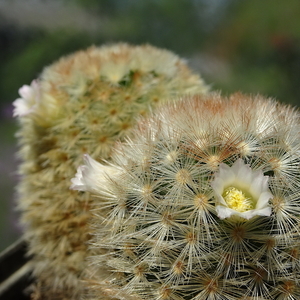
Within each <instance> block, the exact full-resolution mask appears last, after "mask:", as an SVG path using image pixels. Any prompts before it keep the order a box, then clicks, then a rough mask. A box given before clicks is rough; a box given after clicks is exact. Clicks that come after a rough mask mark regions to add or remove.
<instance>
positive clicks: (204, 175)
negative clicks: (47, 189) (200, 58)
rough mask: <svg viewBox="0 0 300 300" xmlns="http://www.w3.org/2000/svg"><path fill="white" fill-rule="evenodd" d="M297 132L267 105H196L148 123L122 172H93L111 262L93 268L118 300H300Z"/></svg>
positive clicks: (125, 147) (245, 100)
mask: <svg viewBox="0 0 300 300" xmlns="http://www.w3.org/2000/svg"><path fill="white" fill-rule="evenodd" d="M299 130H300V123H299V113H298V112H297V111H295V110H294V109H292V108H290V107H289V106H284V105H281V104H279V103H277V102H275V101H273V100H270V99H264V98H262V97H261V96H256V97H251V96H245V95H242V94H234V95H232V96H230V98H229V99H224V98H222V97H221V96H219V95H217V94H215V95H209V96H199V97H198V96H195V97H190V98H187V99H183V100H182V101H179V102H175V103H169V104H167V105H165V106H164V107H160V109H159V112H158V113H156V114H155V115H153V116H151V117H149V118H147V119H144V120H142V121H140V123H139V126H138V128H136V129H135V135H134V138H132V139H128V140H127V142H126V143H125V144H121V143H120V144H119V145H118V146H117V147H116V149H115V151H114V154H113V159H112V164H111V166H110V168H116V169H115V171H114V172H112V171H111V170H108V171H105V169H104V166H103V165H101V164H99V163H96V165H94V168H93V169H92V168H91V167H88V166H86V169H85V171H84V172H83V173H82V174H81V177H80V179H79V178H77V179H79V182H80V184H81V187H80V189H84V190H90V191H92V192H93V193H95V194H97V195H100V196H101V201H100V200H99V202H98V212H97V211H96V215H95V217H94V223H95V226H96V228H98V229H97V231H96V236H95V239H94V243H93V247H95V248H97V247H101V248H106V249H107V250H108V253H106V254H103V255H96V256H94V257H93V258H92V262H93V264H94V266H95V268H96V269H97V268H99V266H101V265H103V264H106V265H107V266H108V267H110V268H111V269H112V270H113V271H115V276H110V277H109V278H108V279H107V280H106V281H105V282H106V284H107V286H108V287H109V283H110V284H111V289H115V290H116V294H115V295H116V297H119V298H120V299H123V298H124V297H123V296H122V295H123V293H127V294H129V295H135V296H136V297H138V298H140V299H147V300H148V299H149V300H150V299H151V300H152V299H156V300H158V299H159V300H162V299H168V300H169V299H172V300H190V299H193V300H205V299H207V300H210V299H220V300H221V299H222V300H225V299H226V300H233V299H253V300H254V299H256V300H261V299H299V297H300V288H299V271H300V270H299V268H300V264H299V253H300V252H299V251H300V247H299V246H300V243H299V231H300V224H299V220H300V219H299V217H300V216H299V214H300V208H299V207H300V200H299V199H300V193H299V184H300V170H299V163H300V159H299V150H300V142H299ZM87 175H88V176H87ZM92 175H93V176H94V177H95V178H98V179H100V178H101V180H102V182H103V181H105V184H102V185H101V186H99V185H97V183H95V182H92V181H91V179H90V178H91V176H92ZM77 184H79V183H78V182H77ZM103 211H105V213H106V218H103ZM100 216H101V218H100ZM101 284H103V282H102V283H101V282H99V285H101ZM95 294H96V295H97V292H96V291H95ZM124 299H125V298H124Z"/></svg>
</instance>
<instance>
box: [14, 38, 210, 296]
mask: <svg viewBox="0 0 300 300" xmlns="http://www.w3.org/2000/svg"><path fill="white" fill-rule="evenodd" d="M206 91H207V87H206V86H205V85H204V83H203V81H202V79H201V78H200V77H199V76H198V75H195V74H193V73H192V72H191V71H190V70H189V68H188V67H187V66H186V64H185V62H184V61H183V60H181V59H180V58H179V57H177V56H176V55H174V54H173V53H171V52H169V51H166V50H161V49H157V48H154V47H151V46H136V47H134V46H129V45H127V44H117V45H111V46H103V47H100V48H97V47H92V48H89V49H87V50H86V51H79V52H77V53H75V54H72V55H70V56H67V57H64V58H61V59H60V60H59V61H58V62H56V63H54V64H53V65H51V66H49V67H47V68H45V69H44V71H43V72H42V74H41V75H40V77H39V78H38V79H37V80H35V81H34V82H33V83H32V84H31V86H23V87H22V88H21V89H20V91H19V92H20V95H21V98H20V99H17V100H16V101H15V103H14V104H15V106H16V108H15V116H17V117H18V119H19V122H20V129H19V131H18V134H17V136H18V139H19V144H20V151H19V156H20V158H21V160H22V164H21V165H20V169H19V173H20V176H21V182H20V184H19V186H18V193H19V209H20V210H21V211H22V222H23V224H24V226H25V238H26V239H27V241H28V243H29V254H30V255H33V262H34V275H35V277H36V292H35V298H36V299H79V298H80V297H81V294H82V291H83V284H82V281H81V280H82V277H83V273H84V272H85V269H86V266H87V264H86V257H87V255H88V250H87V242H88V241H89V239H90V229H89V226H88V223H89V220H90V218H91V206H92V204H93V200H92V198H91V196H90V194H89V193H77V192H76V191H73V190H70V189H69V186H70V180H71V178H72V177H73V176H74V173H75V172H76V168H77V167H78V166H79V164H80V163H81V160H82V155H83V154H84V153H89V154H90V155H91V156H92V157H93V158H94V159H98V160H102V159H109V158H110V155H111V149H112V145H113V144H114V143H115V141H116V140H117V139H118V140H119V139H121V140H122V139H124V137H125V136H130V128H131V127H132V126H133V125H134V124H135V120H136V117H137V116H138V115H145V114H147V113H148V111H149V110H151V109H153V108H155V107H156V105H157V103H158V102H165V101H166V100H167V99H169V98H172V97H175V96H178V95H182V94H184V93H189V94H195V93H205V92H206ZM100 270H101V268H100ZM101 272H104V269H103V271H101ZM100 298H101V297H100ZM101 299H104V298H101Z"/></svg>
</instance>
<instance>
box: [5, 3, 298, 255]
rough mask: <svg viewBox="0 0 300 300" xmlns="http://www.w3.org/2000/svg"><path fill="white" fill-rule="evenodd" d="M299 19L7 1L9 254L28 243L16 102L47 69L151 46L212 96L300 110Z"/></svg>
mask: <svg viewBox="0 0 300 300" xmlns="http://www.w3.org/2000/svg"><path fill="white" fill-rule="evenodd" d="M299 16H300V1H299V0H286V1H282V0H264V1H261V0H251V1H250V0H176V1H174V0H142V1H141V0H73V1H71V0H0V178H1V180H0V190H1V200H0V251H1V250H2V249H4V248H5V247H6V246H8V245H9V244H10V243H12V242H13V241H14V240H16V239H17V237H18V236H20V234H21V228H20V226H19V225H18V216H17V213H16V212H15V191H14V187H15V185H16V182H17V180H18V178H17V175H16V169H17V164H18V161H17V159H16V155H15V153H16V151H17V145H16V144H17V143H16V139H15V137H14V134H15V132H16V130H17V123H16V120H14V119H13V118H12V102H13V101H14V100H15V99H16V98H18V97H19V95H18V89H19V88H20V87H21V86H22V85H24V84H30V83H31V81H32V80H33V79H34V78H36V77H37V76H38V75H39V74H40V73H41V71H42V70H43V68H44V67H45V66H47V65H49V64H51V63H52V62H54V61H55V60H57V59H58V58H59V57H61V56H63V55H65V54H69V53H71V52H74V51H76V50H79V49H84V48H87V47H89V46H90V45H102V44H105V43H112V42H119V41H123V42H128V43H132V44H144V43H150V44H152V45H154V46H157V47H161V48H166V49H168V50H171V51H173V52H175V53H176V54H178V55H180V56H181V57H183V58H186V59H187V61H188V64H189V66H190V67H191V68H192V69H194V70H195V71H196V72H199V73H200V74H201V75H202V77H203V78H204V80H205V81H206V82H207V83H208V84H209V85H210V86H211V89H212V90H220V91H222V93H223V94H224V95H226V94H229V93H231V92H235V91H242V92H245V93H252V94H257V93H261V94H264V95H266V96H268V97H272V98H275V99H278V100H280V101H282V102H285V103H290V104H292V105H296V106H299V104H300V98H299V92H300V18H299Z"/></svg>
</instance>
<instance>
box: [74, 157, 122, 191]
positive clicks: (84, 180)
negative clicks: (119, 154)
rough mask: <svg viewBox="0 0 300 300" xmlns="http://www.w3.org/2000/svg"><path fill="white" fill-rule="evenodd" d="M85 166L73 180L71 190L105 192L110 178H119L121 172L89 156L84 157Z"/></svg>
mask: <svg viewBox="0 0 300 300" xmlns="http://www.w3.org/2000/svg"><path fill="white" fill-rule="evenodd" d="M84 161H85V165H82V166H79V167H78V169H77V173H76V175H75V177H74V178H72V179H71V182H72V185H71V187H70V189H72V190H79V191H89V192H93V191H96V192H97V191H99V190H100V191H101V190H102V191H103V190H105V187H106V185H107V183H108V178H109V177H110V176H112V177H114V176H118V175H119V174H121V170H120V169H117V168H115V167H113V166H105V165H103V164H101V163H99V162H97V161H96V160H94V159H93V158H91V157H90V156H89V155H88V154H85V155H84Z"/></svg>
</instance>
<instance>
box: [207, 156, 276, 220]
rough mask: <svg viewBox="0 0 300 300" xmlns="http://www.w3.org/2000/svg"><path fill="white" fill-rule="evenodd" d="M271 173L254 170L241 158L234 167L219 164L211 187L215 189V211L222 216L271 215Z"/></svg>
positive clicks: (248, 217)
mask: <svg viewBox="0 0 300 300" xmlns="http://www.w3.org/2000/svg"><path fill="white" fill-rule="evenodd" d="M268 179H269V177H268V176H264V175H263V173H262V171H261V170H255V171H254V170H252V169H251V168H250V167H249V166H248V165H246V164H245V163H244V162H243V160H242V159H238V160H237V161H236V162H235V163H234V164H233V165H232V166H231V167H230V166H228V165H226V164H223V163H222V164H220V167H219V172H218V173H217V174H216V176H215V178H214V180H213V181H212V183H211V186H212V188H213V190H214V192H215V200H216V212H217V214H218V217H219V218H220V219H225V218H229V217H231V216H239V217H242V218H244V219H248V220H249V219H251V218H253V217H254V216H270V214H271V207H270V206H269V200H270V199H271V198H273V195H272V194H271V193H270V191H269V188H268Z"/></svg>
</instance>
